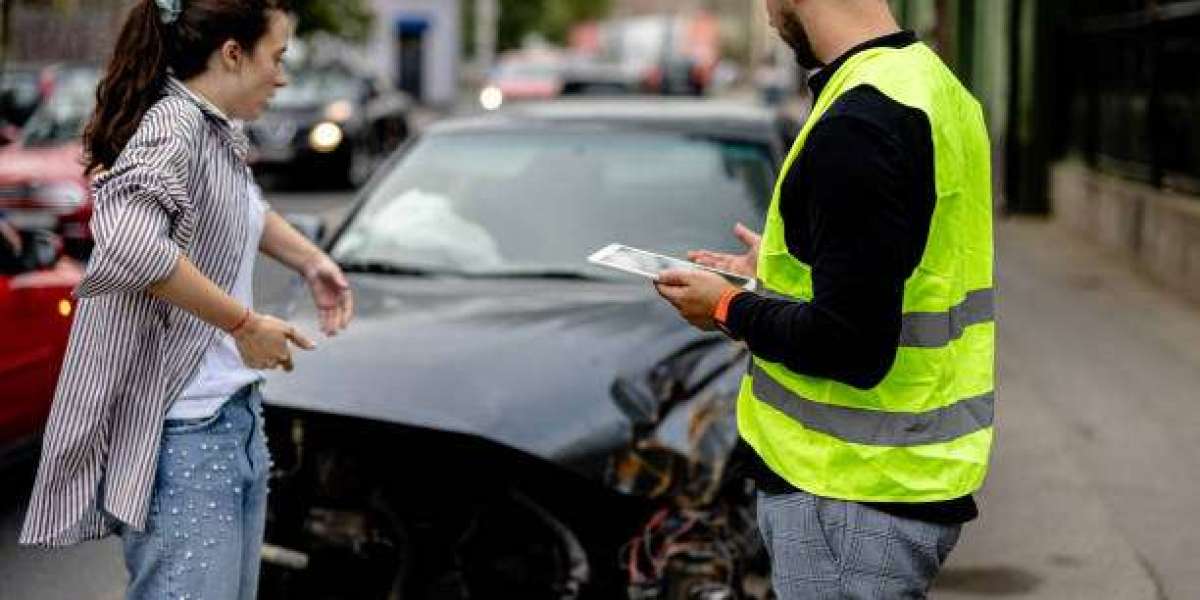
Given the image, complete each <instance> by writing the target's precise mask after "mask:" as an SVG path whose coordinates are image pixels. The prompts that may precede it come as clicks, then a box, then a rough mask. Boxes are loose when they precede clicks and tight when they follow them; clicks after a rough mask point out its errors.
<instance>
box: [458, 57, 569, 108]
mask: <svg viewBox="0 0 1200 600" xmlns="http://www.w3.org/2000/svg"><path fill="white" fill-rule="evenodd" d="M562 90H563V63H562V61H561V59H559V58H557V57H548V56H543V57H536V58H527V57H524V56H506V57H504V58H502V59H501V60H500V61H499V62H498V63H497V64H496V66H495V68H494V69H492V72H491V74H490V75H489V76H488V80H487V82H486V83H485V84H484V86H483V90H482V91H480V93H479V104H480V106H482V107H483V108H484V109H485V110H496V109H499V108H500V107H501V106H503V105H504V104H506V103H507V104H512V103H514V102H528V101H536V100H549V99H551V98H555V97H557V96H558V95H559V94H561V93H562Z"/></svg>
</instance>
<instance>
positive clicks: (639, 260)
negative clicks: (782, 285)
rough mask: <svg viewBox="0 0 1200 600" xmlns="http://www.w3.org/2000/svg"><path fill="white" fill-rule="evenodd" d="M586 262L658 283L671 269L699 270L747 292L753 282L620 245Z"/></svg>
mask: <svg viewBox="0 0 1200 600" xmlns="http://www.w3.org/2000/svg"><path fill="white" fill-rule="evenodd" d="M588 262H590V263H592V264H595V265H600V266H602V267H608V268H610V269H616V270H618V271H623V272H625V273H631V274H633V275H641V276H642V277H646V278H649V279H653V280H655V281H658V274H659V273H662V272H663V271H667V270H672V269H684V270H700V271H708V272H710V273H716V274H718V275H720V276H722V277H724V278H725V279H727V280H728V281H729V283H732V284H733V285H736V286H739V287H741V288H744V289H747V290H753V289H754V287H755V282H754V280H753V279H749V278H746V277H742V276H741V275H735V274H733V273H728V272H725V271H720V270H717V269H713V268H710V267H705V266H702V265H698V264H696V263H694V262H691V261H687V260H683V259H679V258H673V257H670V256H663V255H661V254H655V253H653V252H647V251H645V250H638V249H637V248H630V247H629V246H625V245H622V244H611V245H609V246H606V247H604V248H603V249H601V250H599V251H598V252H596V253H595V254H593V255H591V256H589V257H588Z"/></svg>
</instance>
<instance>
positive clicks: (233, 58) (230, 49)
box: [220, 39, 245, 71]
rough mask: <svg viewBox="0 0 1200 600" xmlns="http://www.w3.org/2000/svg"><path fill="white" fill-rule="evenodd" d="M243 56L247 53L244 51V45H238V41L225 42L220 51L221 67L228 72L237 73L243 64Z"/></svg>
mask: <svg viewBox="0 0 1200 600" xmlns="http://www.w3.org/2000/svg"><path fill="white" fill-rule="evenodd" d="M243 54H245V51H244V50H242V45H241V44H239V43H237V40H233V39H229V40H225V43H224V44H221V49H220V56H221V66H223V67H225V69H226V70H227V71H236V70H237V69H238V66H239V65H240V64H241V62H242V55H243Z"/></svg>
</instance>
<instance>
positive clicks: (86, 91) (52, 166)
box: [0, 66, 100, 259]
mask: <svg viewBox="0 0 1200 600" xmlns="http://www.w3.org/2000/svg"><path fill="white" fill-rule="evenodd" d="M99 78H100V73H99V71H98V70H97V69H95V68H93V67H85V66H71V67H62V68H59V69H57V70H56V73H55V76H54V85H53V91H52V92H51V93H50V96H49V97H48V98H47V99H46V101H45V102H43V103H42V104H41V106H39V107H38V109H37V110H36V111H35V112H34V113H33V115H32V116H31V117H30V118H29V121H28V122H27V123H26V124H25V128H24V129H23V130H22V132H21V135H20V137H19V138H18V139H17V141H16V142H14V143H12V144H9V145H8V146H5V147H3V148H0V211H4V212H5V213H6V214H7V216H8V218H9V220H10V221H11V222H12V223H13V224H14V225H16V226H17V227H19V228H21V229H27V230H35V229H41V230H50V231H54V232H55V233H57V234H58V235H59V236H61V237H62V239H63V245H64V247H65V249H66V253H67V254H68V255H70V256H72V257H75V258H79V259H84V258H86V257H87V256H88V255H90V253H91V248H92V234H91V229H90V227H89V226H88V223H89V222H90V221H91V217H92V198H91V186H90V183H89V179H88V177H87V176H85V175H84V172H83V169H84V167H83V143H82V140H81V135H82V131H83V127H84V125H85V124H86V122H87V119H88V117H90V116H91V113H92V108H93V107H94V106H95V102H96V85H97V83H98V82H99Z"/></svg>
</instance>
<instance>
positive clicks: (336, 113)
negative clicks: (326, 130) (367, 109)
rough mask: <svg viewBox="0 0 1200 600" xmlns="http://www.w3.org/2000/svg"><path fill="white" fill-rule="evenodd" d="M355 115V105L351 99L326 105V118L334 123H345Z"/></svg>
mask: <svg viewBox="0 0 1200 600" xmlns="http://www.w3.org/2000/svg"><path fill="white" fill-rule="evenodd" d="M353 116H354V105H353V104H351V103H350V101H349V100H338V101H337V102H334V103H333V104H330V105H329V106H326V107H325V119H326V120H327V121H333V122H334V123H344V122H346V121H349V120H350V117H353Z"/></svg>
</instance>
